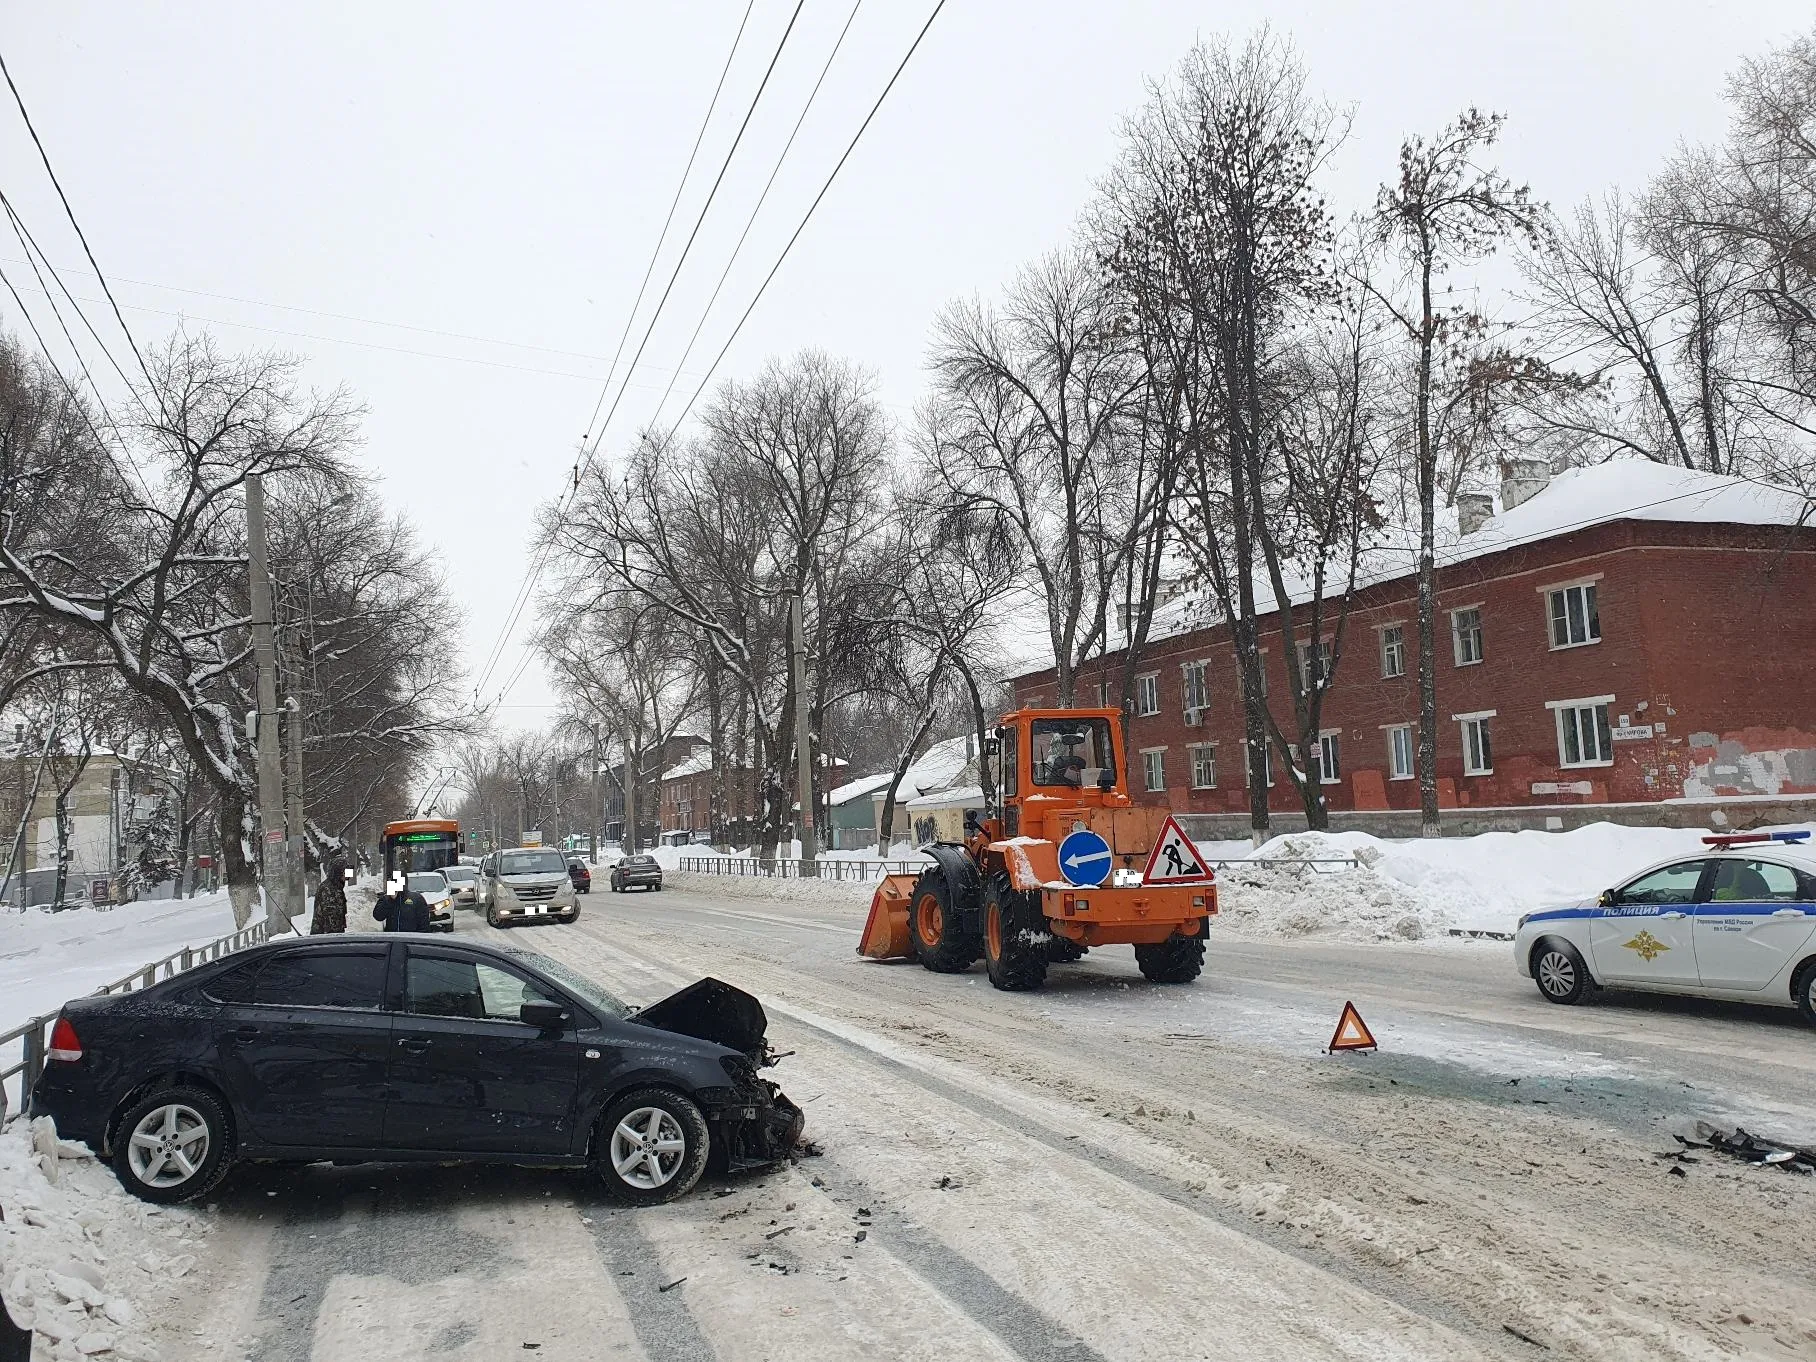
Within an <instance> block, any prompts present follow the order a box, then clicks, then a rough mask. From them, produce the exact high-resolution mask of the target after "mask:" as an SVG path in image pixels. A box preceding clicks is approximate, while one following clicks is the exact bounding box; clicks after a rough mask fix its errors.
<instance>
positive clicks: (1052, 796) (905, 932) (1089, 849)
mask: <svg viewBox="0 0 1816 1362" xmlns="http://www.w3.org/2000/svg"><path fill="white" fill-rule="evenodd" d="M983 760H986V761H993V762H995V763H996V767H997V771H998V773H999V779H998V781H997V789H998V791H999V792H1000V801H1001V803H1000V807H999V808H992V809H986V810H984V811H983V815H982V817H977V816H975V815H971V814H969V813H968V814H967V816H966V823H965V840H964V841H962V842H935V843H933V844H932V845H930V846H927V847H925V848H923V850H924V851H925V852H926V853H927V855H928V856H930V857H931V858H932V860H933V864H932V865H931V866H929V867H928V868H927V869H926V870H923V871H921V872H920V873H919V874H918V875H890V876H887V877H886V878H885V879H884V880H883V882H882V884H881V885H879V886H878V887H877V891H876V895H875V897H873V898H872V899H871V901H870V917H869V919H868V921H866V922H865V924H864V936H863V939H862V941H861V942H860V943H859V945H858V952H859V954H862V955H867V956H870V957H872V958H874V959H877V960H897V959H918V960H919V961H920V962H921V964H922V965H924V966H925V967H926V968H928V969H930V970H934V971H935V972H937V973H941V974H956V973H958V972H960V971H962V970H966V969H969V968H970V967H971V966H972V965H973V964H974V963H975V962H976V961H977V958H978V957H979V956H980V955H981V956H982V957H983V958H984V968H985V969H986V970H987V971H988V972H989V975H990V982H991V983H992V984H994V985H996V987H998V988H1003V989H1035V988H1039V987H1040V986H1041V985H1042V984H1044V983H1045V982H1046V979H1047V966H1048V965H1049V964H1053V963H1064V962H1068V961H1073V960H1077V959H1078V958H1080V957H1081V956H1082V955H1084V953H1085V952H1086V951H1087V950H1088V949H1089V948H1091V947H1092V946H1110V945H1132V946H1134V947H1135V962H1136V964H1138V965H1139V966H1140V967H1141V972H1142V974H1143V975H1145V976H1146V977H1147V978H1149V979H1150V980H1153V981H1154V982H1155V983H1165V984H1183V983H1190V982H1191V981H1192V980H1194V979H1196V978H1197V977H1198V975H1199V972H1200V971H1201V970H1202V969H1203V968H1204V944H1205V933H1206V929H1207V928H1208V926H1209V925H1210V919H1211V916H1212V914H1214V913H1215V912H1216V911H1217V889H1216V885H1215V884H1214V883H1213V878H1212V874H1211V869H1210V866H1209V865H1208V863H1206V862H1205V861H1204V860H1203V858H1202V857H1201V856H1200V855H1199V854H1198V852H1197V850H1196V849H1195V848H1194V847H1193V846H1192V844H1191V842H1190V841H1189V840H1188V839H1187V838H1186V836H1185V834H1184V833H1183V832H1182V831H1180V829H1179V825H1178V824H1177V823H1176V822H1174V821H1173V816H1172V815H1171V814H1170V813H1169V812H1168V811H1167V810H1165V809H1157V808H1147V807H1143V806H1140V805H1137V804H1136V803H1135V802H1134V801H1133V800H1132V799H1130V798H1129V794H1128V791H1127V790H1126V789H1125V788H1124V786H1123V782H1122V778H1121V773H1122V772H1123V771H1124V770H1126V769H1127V768H1126V765H1125V761H1124V752H1123V735H1122V715H1121V712H1120V711H1118V710H1114V709H1057V710H1039V709H1023V710H1017V711H1016V712H1015V713H1013V714H1008V715H1005V716H1004V717H1003V720H1002V724H1001V726H1000V727H998V729H997V730H996V736H995V739H994V740H993V741H991V742H988V743H986V752H985V754H984V757H983Z"/></svg>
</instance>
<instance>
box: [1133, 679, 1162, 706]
mask: <svg viewBox="0 0 1816 1362" xmlns="http://www.w3.org/2000/svg"><path fill="white" fill-rule="evenodd" d="M1135 712H1136V713H1137V714H1158V713H1160V673H1159V672H1144V673H1143V674H1142V675H1140V676H1138V677H1136V678H1135Z"/></svg>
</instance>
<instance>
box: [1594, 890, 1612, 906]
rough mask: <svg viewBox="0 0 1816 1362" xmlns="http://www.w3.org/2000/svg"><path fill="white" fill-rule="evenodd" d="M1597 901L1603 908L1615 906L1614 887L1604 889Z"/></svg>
mask: <svg viewBox="0 0 1816 1362" xmlns="http://www.w3.org/2000/svg"><path fill="white" fill-rule="evenodd" d="M1596 903H1597V904H1598V905H1600V906H1601V907H1603V908H1612V907H1614V891H1613V890H1612V889H1604V890H1602V896H1601V897H1600V898H1598V899H1597V900H1596Z"/></svg>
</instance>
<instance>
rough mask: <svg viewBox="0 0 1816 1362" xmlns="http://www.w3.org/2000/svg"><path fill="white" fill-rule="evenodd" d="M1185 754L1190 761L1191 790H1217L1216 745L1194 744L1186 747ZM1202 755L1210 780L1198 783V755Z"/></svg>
mask: <svg viewBox="0 0 1816 1362" xmlns="http://www.w3.org/2000/svg"><path fill="white" fill-rule="evenodd" d="M1185 750H1186V753H1187V755H1188V756H1190V757H1191V759H1192V788H1193V789H1194V790H1214V789H1216V788H1217V744H1216V743H1214V742H1195V743H1190V744H1188V745H1187V746H1186V749H1185ZM1201 752H1202V753H1204V760H1205V762H1206V764H1207V765H1208V766H1209V767H1210V776H1211V778H1210V779H1209V780H1208V781H1204V782H1200V781H1199V779H1198V754H1199V753H1201Z"/></svg>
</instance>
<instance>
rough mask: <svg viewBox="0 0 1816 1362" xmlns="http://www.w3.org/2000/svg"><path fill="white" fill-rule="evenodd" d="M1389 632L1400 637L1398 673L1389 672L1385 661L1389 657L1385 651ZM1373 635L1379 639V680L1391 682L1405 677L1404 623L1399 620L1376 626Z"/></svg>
mask: <svg viewBox="0 0 1816 1362" xmlns="http://www.w3.org/2000/svg"><path fill="white" fill-rule="evenodd" d="M1390 632H1393V633H1398V634H1399V636H1400V647H1399V651H1400V667H1399V670H1398V671H1391V672H1390V671H1388V670H1387V659H1388V656H1389V654H1388V651H1387V635H1388V634H1389V633H1390ZM1375 633H1376V634H1377V635H1378V636H1379V639H1380V647H1381V679H1382V680H1383V681H1392V680H1394V679H1396V678H1398V677H1402V676H1405V675H1406V625H1405V624H1404V623H1402V622H1400V621H1399V620H1395V621H1394V622H1393V623H1392V624H1382V625H1377V626H1376V628H1375Z"/></svg>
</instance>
